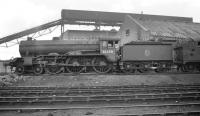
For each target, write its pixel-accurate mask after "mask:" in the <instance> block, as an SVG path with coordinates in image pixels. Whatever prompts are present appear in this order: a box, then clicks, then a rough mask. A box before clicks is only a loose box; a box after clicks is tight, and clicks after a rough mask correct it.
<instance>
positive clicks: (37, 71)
mask: <svg viewBox="0 0 200 116" xmlns="http://www.w3.org/2000/svg"><path fill="white" fill-rule="evenodd" d="M33 72H34V73H35V74H36V75H39V74H42V73H43V72H44V68H43V67H42V65H34V66H33Z"/></svg>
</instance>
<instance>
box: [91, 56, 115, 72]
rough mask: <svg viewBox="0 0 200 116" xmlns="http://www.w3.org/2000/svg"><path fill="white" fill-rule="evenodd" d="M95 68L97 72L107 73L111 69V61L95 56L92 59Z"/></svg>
mask: <svg viewBox="0 0 200 116" xmlns="http://www.w3.org/2000/svg"><path fill="white" fill-rule="evenodd" d="M92 65H93V69H94V71H95V72H97V73H107V72H109V71H110V70H111V67H110V66H109V63H108V62H107V60H106V59H105V58H104V57H98V58H94V59H93V60H92Z"/></svg>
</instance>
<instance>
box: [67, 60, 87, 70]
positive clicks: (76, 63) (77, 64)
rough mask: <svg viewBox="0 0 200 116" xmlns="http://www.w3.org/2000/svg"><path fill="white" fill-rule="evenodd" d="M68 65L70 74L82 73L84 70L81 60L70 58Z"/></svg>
mask: <svg viewBox="0 0 200 116" xmlns="http://www.w3.org/2000/svg"><path fill="white" fill-rule="evenodd" d="M66 63H67V64H68V65H69V66H67V67H66V69H67V71H68V72H70V73H81V72H82V71H83V69H84V66H81V59H80V58H69V59H68V60H67V61H66Z"/></svg>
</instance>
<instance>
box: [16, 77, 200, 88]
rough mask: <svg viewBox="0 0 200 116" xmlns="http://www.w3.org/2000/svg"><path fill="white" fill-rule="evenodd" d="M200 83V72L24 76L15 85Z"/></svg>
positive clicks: (71, 85)
mask: <svg viewBox="0 0 200 116" xmlns="http://www.w3.org/2000/svg"><path fill="white" fill-rule="evenodd" d="M196 83H200V75H199V74H184V75H183V74H170V75H164V74H160V75H155V74H152V75H76V76H70V75H60V76H55V75H51V76H49V75H43V76H24V77H23V78H22V77H21V80H18V81H16V82H15V83H14V84H12V85H14V86H61V87H64V86H66V87H76V86H79V87H81V86H122V85H166V84H196Z"/></svg>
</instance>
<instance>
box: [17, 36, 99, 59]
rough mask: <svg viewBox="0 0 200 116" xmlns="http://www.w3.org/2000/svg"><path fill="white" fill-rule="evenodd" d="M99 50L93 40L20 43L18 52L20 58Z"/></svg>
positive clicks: (97, 44) (96, 42)
mask: <svg viewBox="0 0 200 116" xmlns="http://www.w3.org/2000/svg"><path fill="white" fill-rule="evenodd" d="M99 50H100V48H99V41H95V40H90V41H87V40H40V41H34V40H33V41H32V40H29V41H22V42H21V43H20V45H19V52H20V55H21V56H22V57H25V56H26V57H27V56H39V55H48V54H51V53H56V54H60V55H63V54H70V53H73V52H78V51H79V52H82V53H83V52H89V53H96V54H97V52H98V51H99Z"/></svg>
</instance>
